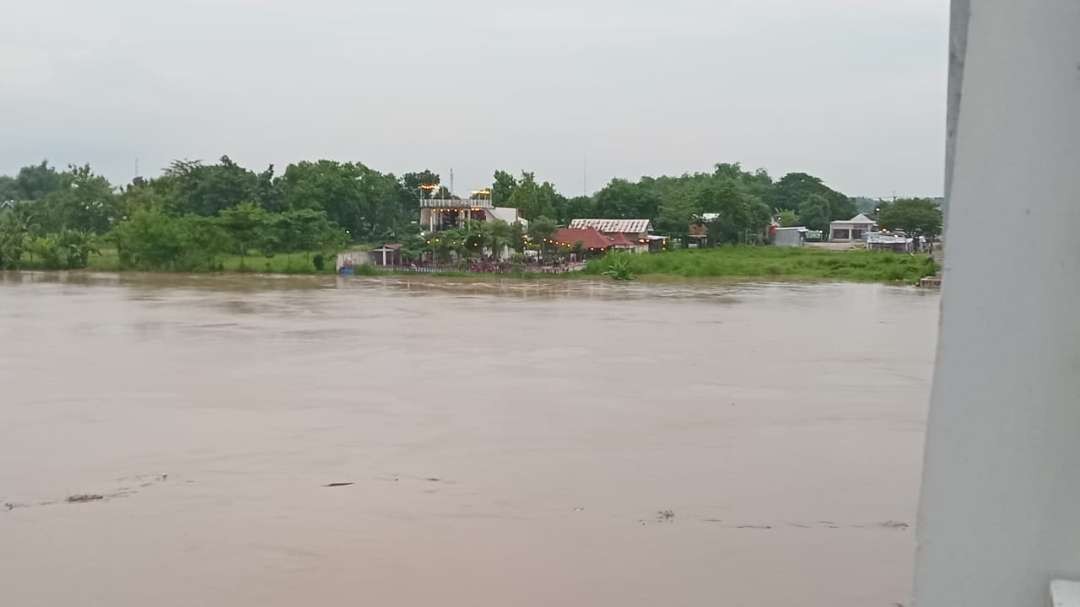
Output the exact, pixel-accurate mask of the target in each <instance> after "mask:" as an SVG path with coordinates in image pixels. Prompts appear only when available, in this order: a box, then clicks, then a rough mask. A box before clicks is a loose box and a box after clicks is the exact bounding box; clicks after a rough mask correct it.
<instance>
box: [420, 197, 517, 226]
mask: <svg viewBox="0 0 1080 607" xmlns="http://www.w3.org/2000/svg"><path fill="white" fill-rule="evenodd" d="M496 219H500V220H502V221H505V222H506V223H517V222H520V223H521V224H523V225H525V224H526V222H525V220H524V219H522V218H521V215H520V214H519V213H518V210H517V209H515V208H511V207H496V206H494V205H492V204H491V201H490V200H487V199H483V200H462V199H458V198H422V199H420V228H421V229H423V230H426V231H428V232H438V231H440V230H448V229H451V228H456V227H460V226H462V225H465V222H466V221H494V220H496Z"/></svg>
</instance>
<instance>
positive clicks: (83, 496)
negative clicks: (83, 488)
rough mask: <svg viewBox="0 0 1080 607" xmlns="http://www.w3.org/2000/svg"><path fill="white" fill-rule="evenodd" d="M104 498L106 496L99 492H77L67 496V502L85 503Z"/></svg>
mask: <svg viewBox="0 0 1080 607" xmlns="http://www.w3.org/2000/svg"><path fill="white" fill-rule="evenodd" d="M103 499H105V496H104V495H98V494H97V493H77V494H75V495H69V496H68V497H67V503H69V504H85V503H86V502H96V501H99V500H103Z"/></svg>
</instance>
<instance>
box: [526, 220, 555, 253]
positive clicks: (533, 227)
mask: <svg viewBox="0 0 1080 607" xmlns="http://www.w3.org/2000/svg"><path fill="white" fill-rule="evenodd" d="M557 229H558V226H557V225H555V221H554V220H553V219H549V218H547V217H537V218H536V219H534V220H532V221H530V222H529V240H530V241H532V242H533V243H534V244H536V245H538V246H539V247H540V251H541V253H543V252H544V251H547V250H548V245H549V243H548V241H549V240H550V239H551V237H552V235H553V234H555V230H557Z"/></svg>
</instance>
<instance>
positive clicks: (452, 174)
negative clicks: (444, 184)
mask: <svg viewBox="0 0 1080 607" xmlns="http://www.w3.org/2000/svg"><path fill="white" fill-rule="evenodd" d="M450 195H451V196H453V195H454V169H450Z"/></svg>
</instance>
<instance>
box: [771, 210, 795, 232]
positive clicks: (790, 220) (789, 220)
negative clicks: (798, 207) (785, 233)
mask: <svg viewBox="0 0 1080 607" xmlns="http://www.w3.org/2000/svg"><path fill="white" fill-rule="evenodd" d="M776 217H777V221H778V222H779V223H780V225H781V226H782V227H785V228H791V227H795V226H797V225H799V215H798V213H796V212H795V211H792V210H791V209H780V210H779V211H778V212H777V214H776Z"/></svg>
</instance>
